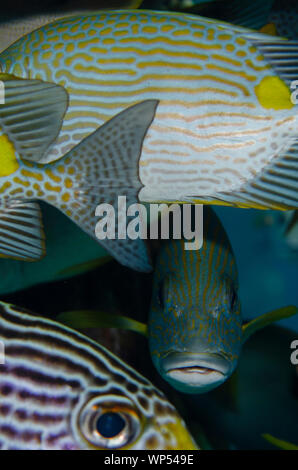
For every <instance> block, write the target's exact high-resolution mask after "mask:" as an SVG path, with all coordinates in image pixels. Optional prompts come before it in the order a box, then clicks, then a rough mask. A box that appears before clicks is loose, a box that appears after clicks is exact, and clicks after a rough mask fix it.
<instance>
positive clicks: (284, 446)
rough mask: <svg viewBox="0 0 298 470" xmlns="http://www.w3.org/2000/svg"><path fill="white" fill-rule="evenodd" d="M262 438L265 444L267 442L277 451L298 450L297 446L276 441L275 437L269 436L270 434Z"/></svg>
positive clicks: (263, 435) (279, 440)
mask: <svg viewBox="0 0 298 470" xmlns="http://www.w3.org/2000/svg"><path fill="white" fill-rule="evenodd" d="M262 437H263V438H264V439H265V440H266V441H267V442H269V443H270V444H273V445H274V446H276V447H278V448H279V449H282V450H298V445H295V444H291V443H290V442H287V441H283V440H281V439H278V438H277V437H274V436H271V434H262Z"/></svg>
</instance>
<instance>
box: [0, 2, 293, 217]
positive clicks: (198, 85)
mask: <svg viewBox="0 0 298 470" xmlns="http://www.w3.org/2000/svg"><path fill="white" fill-rule="evenodd" d="M297 51H298V44H297V42H289V41H286V40H283V39H280V38H278V37H269V36H268V35H264V34H261V33H257V32H255V31H251V30H248V29H245V28H242V27H237V26H232V25H229V24H226V23H221V22H217V21H213V20H209V19H206V18H202V17H198V16H193V15H183V14H180V13H167V12H153V11H149V10H148V11H141V10H135V11H134V10H126V11H125V10H122V11H111V12H102V13H98V14H91V15H87V16H84V15H83V16H79V17H75V18H71V19H68V18H67V19H62V20H58V21H56V22H54V23H52V24H49V25H46V26H43V27H42V28H40V29H39V30H37V31H34V32H32V33H31V34H28V35H27V36H25V37H23V38H22V39H20V40H19V41H17V42H16V43H15V44H13V45H12V46H10V47H9V48H8V49H6V50H5V51H4V52H2V53H1V54H0V67H1V69H2V72H3V73H6V74H14V75H16V76H18V77H20V78H23V79H29V77H30V79H31V80H32V79H34V80H41V81H43V82H52V83H55V84H56V85H59V86H61V87H64V88H65V90H66V91H67V93H68V95H69V103H68V107H67V109H66V112H65V116H64V119H63V122H62V126H61V129H60V132H59V135H58V138H57V139H56V140H55V142H54V144H53V145H51V146H50V147H47V148H46V149H43V151H42V152H41V151H40V149H38V151H35V152H34V151H33V152H32V158H33V159H35V160H37V161H38V162H39V163H42V162H49V161H52V160H54V159H57V158H59V157H61V156H63V155H64V154H65V152H67V151H69V150H70V149H71V148H72V147H73V146H75V145H77V144H78V143H79V142H80V141H81V140H82V138H84V137H86V136H87V135H88V134H90V132H92V131H94V130H95V129H96V128H97V127H98V126H99V125H100V124H102V123H103V122H105V121H107V120H108V119H110V118H111V117H112V116H114V115H115V114H117V113H119V112H120V111H122V110H123V109H125V108H127V107H129V106H131V105H133V104H135V103H137V102H139V101H142V100H145V99H157V100H159V105H158V108H157V111H156V114H155V117H154V120H153V122H152V125H151V126H150V129H149V132H148V133H147V135H146V138H145V140H144V145H143V147H142V151H141V155H140V161H139V176H140V180H141V182H142V184H143V185H144V187H143V188H142V189H141V191H140V193H139V198H140V200H141V201H147V202H155V201H165V202H167V201H179V202H194V203H197V202H199V203H205V204H225V205H235V206H238V207H255V208H259V209H260V208H262V209H264V208H275V209H289V208H297V206H298V194H297V169H298V168H297V165H298V144H297V133H298V118H297V116H298V114H297V109H298V108H297V106H296V105H295V104H294V103H293V102H292V96H291V89H290V83H291V81H292V80H295V79H296V78H297V73H298V62H297ZM3 109H5V108H3ZM22 119H25V120H26V122H27V123H28V124H29V123H30V116H28V117H27V118H26V117H25V116H24V115H22ZM9 131H10V127H9V126H6V128H5V131H3V132H4V133H6V134H7V133H8V134H9ZM9 135H10V136H11V137H10V142H11V145H12V146H15V145H16V142H17V134H16V133H14V136H12V135H11V134H9ZM4 136H5V135H4ZM2 138H4V137H2ZM23 138H24V137H23ZM0 151H1V147H0ZM22 181H25V180H24V179H23V180H22ZM2 190H3V191H4V189H3V186H2ZM23 191H24V192H25V191H26V189H25V188H24V189H23ZM41 191H43V189H41ZM53 194H54V192H53ZM20 196H22V194H21V193H20Z"/></svg>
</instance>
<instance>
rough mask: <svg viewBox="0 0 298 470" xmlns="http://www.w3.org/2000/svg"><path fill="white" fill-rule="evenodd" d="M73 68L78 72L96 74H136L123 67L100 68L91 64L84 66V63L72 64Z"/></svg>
mask: <svg viewBox="0 0 298 470" xmlns="http://www.w3.org/2000/svg"><path fill="white" fill-rule="evenodd" d="M74 70H77V71H78V72H82V73H94V74H98V75H113V74H116V75H136V72H135V71H134V70H132V69H124V68H120V69H119V68H116V69H107V68H104V69H101V68H98V67H94V66H93V65H88V66H87V67H85V66H84V65H81V64H76V65H75V66H74Z"/></svg>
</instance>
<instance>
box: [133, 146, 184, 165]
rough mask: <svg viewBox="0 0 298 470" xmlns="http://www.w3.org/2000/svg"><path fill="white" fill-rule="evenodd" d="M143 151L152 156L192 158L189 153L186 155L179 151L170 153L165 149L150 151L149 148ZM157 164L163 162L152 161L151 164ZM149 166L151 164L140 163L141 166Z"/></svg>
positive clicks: (158, 160)
mask: <svg viewBox="0 0 298 470" xmlns="http://www.w3.org/2000/svg"><path fill="white" fill-rule="evenodd" d="M143 149H144V150H145V151H146V153H148V154H151V155H160V154H162V155H171V156H176V157H190V155H189V153H185V152H177V151H173V152H170V151H168V150H165V149H162V150H156V151H155V150H152V149H149V148H148V147H146V146H144V147H143ZM153 161H154V162H157V163H160V162H161V160H160V159H154V158H153V159H150V162H153ZM164 161H165V162H166V160H164ZM173 163H174V162H173ZM185 163H187V162H179V164H181V165H182V164H183V165H184V164H185ZM148 164H149V162H142V161H141V162H140V166H147V165H148Z"/></svg>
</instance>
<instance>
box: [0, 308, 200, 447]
mask: <svg viewBox="0 0 298 470" xmlns="http://www.w3.org/2000/svg"><path fill="white" fill-rule="evenodd" d="M0 339H1V341H2V342H3V344H4V347H5V362H4V364H1V365H0V396H1V404H0V448H1V450H7V449H14V450H25V449H31V450H50V449H51V450H62V449H63V450H83V449H84V450H85V449H90V450H99V449H109V450H116V449H118V450H120V449H121V450H122V449H130V450H133V449H145V450H146V449H160V450H163V449H175V450H176V449H178V450H179V449H180V450H182V449H183V450H186V449H190V450H195V449H197V446H196V444H195V442H194V441H193V439H192V437H191V436H190V434H189V432H188V431H187V428H186V426H185V424H184V422H183V420H182V419H181V417H180V416H179V415H178V413H177V411H176V410H175V408H174V407H173V406H172V405H171V404H170V403H169V401H168V400H167V398H166V397H165V396H164V395H163V394H162V393H161V392H160V391H159V390H158V389H157V388H155V387H154V386H153V385H152V384H151V383H150V382H149V381H148V380H147V379H146V378H144V377H142V376H141V375H140V374H139V373H137V372H136V371H135V370H133V369H132V368H131V367H129V366H128V365H126V364H125V363H124V362H122V361H121V360H120V359H118V357H116V356H115V355H113V354H112V353H110V352H109V351H108V350H107V349H105V348H103V347H102V346H100V345H99V344H97V343H96V342H94V341H92V340H90V339H89V338H87V337H85V336H83V335H82V334H80V333H78V332H76V331H74V330H71V329H69V328H67V327H64V326H62V325H60V324H58V323H57V322H55V321H52V320H49V319H46V318H42V317H40V316H36V315H34V314H32V313H31V312H28V311H27V310H24V309H23V308H20V307H16V306H13V305H11V304H6V303H4V302H0Z"/></svg>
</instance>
